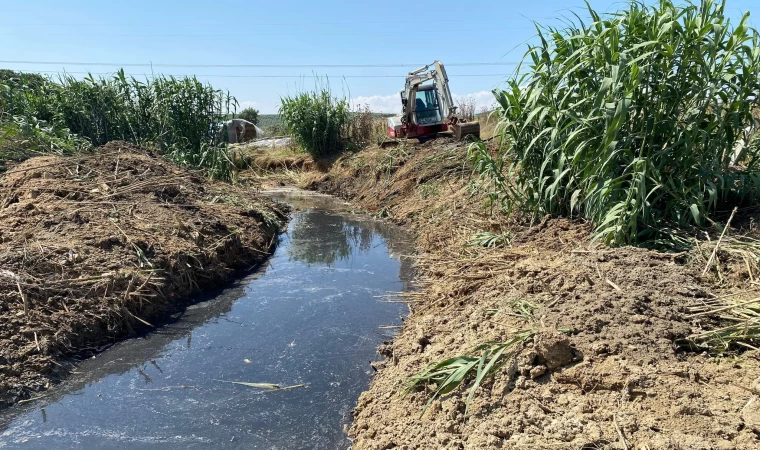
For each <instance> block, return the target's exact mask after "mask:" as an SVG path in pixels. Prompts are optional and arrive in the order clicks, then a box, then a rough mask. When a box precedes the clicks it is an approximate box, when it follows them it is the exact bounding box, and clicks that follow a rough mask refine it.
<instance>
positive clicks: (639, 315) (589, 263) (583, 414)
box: [308, 142, 760, 450]
mask: <svg viewBox="0 0 760 450" xmlns="http://www.w3.org/2000/svg"><path fill="white" fill-rule="evenodd" d="M465 154H466V148H465V147H464V146H462V145H457V144H453V143H443V144H441V143H437V142H431V143H427V144H423V145H414V146H404V147H403V148H400V149H391V150H381V149H375V150H369V151H365V152H361V153H357V154H355V155H352V156H348V157H344V158H342V159H341V160H339V161H337V162H336V163H335V164H334V165H333V167H332V169H331V170H330V171H329V172H327V173H322V174H313V175H311V178H310V179H309V180H308V184H309V187H311V188H312V189H318V190H321V191H324V192H328V193H332V194H336V195H339V196H341V197H344V198H346V199H350V200H353V201H356V202H357V203H359V204H360V205H362V206H363V207H365V208H366V209H368V210H370V211H373V212H375V213H378V215H380V216H385V217H387V218H388V219H389V220H393V221H395V222H397V223H401V224H404V225H406V226H407V228H409V229H410V230H412V231H414V232H415V233H416V235H417V250H418V252H419V254H418V255H417V266H418V271H419V272H420V274H421V276H420V283H421V285H422V286H423V288H422V290H421V291H420V292H419V293H417V294H415V295H412V296H411V297H409V298H412V299H414V300H416V302H415V304H414V311H413V313H412V315H411V316H410V317H409V319H408V320H407V322H406V323H405V326H404V328H403V329H402V331H401V333H400V334H399V335H398V336H397V337H396V338H395V339H394V340H393V341H391V342H387V343H386V344H385V345H383V346H382V347H381V348H380V349H379V352H380V354H382V355H383V356H385V357H386V359H385V361H384V362H383V363H381V364H378V365H377V366H378V368H379V372H378V373H377V375H376V376H375V378H374V380H373V382H372V386H371V388H370V390H369V391H367V392H365V393H364V394H362V396H361V398H360V399H359V402H358V405H357V407H356V410H355V420H354V423H353V426H352V428H351V430H350V434H351V436H352V437H353V439H354V447H353V448H354V449H357V450H359V449H439V448H440V449H482V448H504V449H512V448H541V449H544V448H552V449H596V448H609V449H652V450H654V449H734V448H738V449H756V448H760V398H759V396H758V394H760V352H757V351H748V352H745V353H743V354H741V355H739V356H736V357H724V358H714V357H710V356H708V355H707V354H705V353H700V352H698V351H688V350H684V349H683V348H682V347H679V346H678V345H676V343H677V342H679V341H680V340H682V339H684V338H686V337H688V336H689V335H691V334H692V333H694V332H696V331H700V330H702V329H703V328H704V327H707V326H709V325H710V324H709V323H706V322H703V321H709V320H710V319H709V318H689V313H688V307H689V306H691V305H694V304H695V303H698V302H699V301H700V299H703V298H707V297H708V296H712V295H721V294H725V293H726V292H728V287H726V286H723V287H722V288H719V287H718V285H716V283H715V280H713V279H706V278H702V277H700V272H701V268H702V267H697V265H695V264H691V263H690V262H689V260H688V258H686V257H684V255H672V254H664V253H659V252H656V251H652V250H645V249H640V248H632V247H629V248H614V249H611V248H606V247H603V246H600V245H594V244H592V241H591V233H590V229H589V227H588V226H587V225H586V224H584V223H582V222H579V221H570V220H566V219H552V218H548V217H547V218H545V219H544V220H543V221H541V222H540V223H539V224H536V225H533V226H530V227H527V226H520V225H519V224H517V223H511V222H507V221H505V219H503V218H502V216H500V215H490V214H487V212H486V211H485V210H484V209H483V207H482V205H483V200H484V199H483V198H482V197H481V196H480V195H476V194H473V193H472V191H471V190H470V189H469V188H468V187H467V184H468V174H469V169H468V168H467V165H466V163H465V162H464V161H466V158H465ZM479 231H492V232H503V231H507V232H510V233H511V237H512V239H511V245H510V246H506V247H501V248H482V247H472V246H468V245H467V244H468V240H469V239H470V237H471V236H472V235H473V234H474V233H476V232H479ZM734 278H735V279H736V280H740V281H742V282H744V281H743V280H746V278H747V277H746V274H745V275H744V276H736V277H734ZM739 287H741V288H746V287H747V286H739ZM520 304H521V305H523V306H524V305H530V306H529V309H530V308H534V309H533V311H532V314H524V313H521V312H520V311H521V310H520V309H519V308H517V307H516V306H515V305H520ZM529 328H530V329H533V330H536V334H535V336H534V337H533V339H531V340H529V341H528V342H527V343H526V344H525V345H524V348H522V349H521V351H520V353H519V355H518V356H517V357H516V358H515V359H514V360H513V361H511V363H510V364H508V365H507V366H506V368H504V369H502V370H501V371H499V373H498V374H497V375H496V376H495V377H494V378H493V379H491V380H489V381H486V382H484V383H483V385H482V387H481V388H480V390H479V391H478V392H477V394H476V396H475V398H474V400H473V402H472V404H471V405H470V408H469V413H468V414H469V415H468V417H465V415H464V412H465V400H466V397H467V388H469V385H468V387H467V388H465V389H463V388H461V387H460V388H459V389H457V390H455V391H454V392H453V393H451V394H449V395H446V396H443V397H442V398H441V399H440V400H436V401H435V402H433V403H432V405H431V406H430V408H429V409H427V411H426V412H425V413H424V415H423V414H422V412H423V410H424V406H425V404H426V402H427V401H428V399H429V398H430V392H414V393H412V394H410V395H408V396H406V397H402V396H401V393H402V392H403V390H404V388H405V386H406V385H405V382H406V380H407V378H408V377H410V376H412V375H415V374H417V373H419V372H420V371H421V370H422V369H424V368H425V367H426V366H427V365H428V364H429V363H431V362H437V361H441V360H443V359H445V358H448V357H451V356H454V355H458V354H463V353H466V352H468V351H469V350H470V349H472V348H473V347H474V346H476V345H478V344H481V343H483V342H487V341H505V340H507V339H509V338H510V337H512V336H513V335H514V333H515V332H516V331H517V330H524V329H529ZM557 330H565V331H566V332H567V333H563V334H560V333H559V332H558V331H557Z"/></svg>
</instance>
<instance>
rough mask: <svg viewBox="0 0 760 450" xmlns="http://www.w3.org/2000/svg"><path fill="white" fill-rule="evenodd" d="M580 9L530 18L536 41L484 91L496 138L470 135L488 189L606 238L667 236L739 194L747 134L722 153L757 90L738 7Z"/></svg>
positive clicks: (750, 33)
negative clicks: (562, 16)
mask: <svg viewBox="0 0 760 450" xmlns="http://www.w3.org/2000/svg"><path fill="white" fill-rule="evenodd" d="M588 13H589V15H590V17H591V21H590V22H588V23H586V22H584V21H582V20H581V19H580V18H577V20H576V21H575V22H571V23H570V24H568V25H567V26H566V27H564V28H553V27H542V26H538V25H537V30H538V39H539V40H540V43H539V44H538V45H536V46H533V47H531V48H529V50H528V52H527V53H526V55H525V59H524V60H523V66H522V67H521V68H520V69H519V70H518V72H517V73H518V75H516V76H515V77H514V78H513V79H511V80H510V81H509V82H508V85H507V87H506V89H497V90H495V91H494V95H495V96H496V99H497V101H498V103H499V110H498V114H499V115H500V125H499V131H500V132H501V131H503V135H502V142H501V145H500V147H499V149H498V151H497V152H496V154H495V155H494V154H491V153H489V151H488V150H487V149H486V147H485V145H484V144H480V145H476V146H473V147H472V148H471V157H472V158H473V162H474V163H475V166H476V170H477V171H478V172H479V174H480V175H481V180H482V181H483V182H484V183H485V184H486V185H487V186H488V189H489V191H490V198H491V201H492V202H493V203H494V204H496V205H498V206H500V207H501V208H503V209H504V210H505V211H506V212H508V213H511V212H514V211H517V210H520V211H527V212H528V213H530V214H535V215H543V214H547V213H549V214H556V215H564V216H575V217H582V218H585V219H588V220H590V221H591V223H592V224H593V225H594V227H595V229H596V233H597V235H598V237H599V238H600V239H603V240H604V241H605V242H607V243H610V244H617V245H623V244H630V243H641V242H644V241H646V242H652V241H655V242H657V241H658V240H659V239H663V240H665V241H667V239H668V237H667V234H666V233H665V234H664V233H661V232H660V230H661V229H663V228H667V227H670V228H672V227H676V228H682V227H688V226H701V225H704V224H705V223H706V222H707V221H708V219H709V218H710V216H711V215H713V214H714V213H715V212H716V211H718V210H720V209H722V208H723V207H724V206H725V205H726V204H736V203H741V202H746V203H751V202H753V201H754V200H755V198H756V195H757V188H758V184H760V172H759V171H758V168H757V163H758V156H759V155H758V147H757V145H749V146H747V147H745V148H744V150H743V151H742V152H741V153H738V154H737V153H735V152H734V146H735V144H736V142H737V140H738V139H739V138H740V137H741V135H742V133H743V132H744V130H745V128H747V127H748V126H751V125H753V123H754V122H753V117H752V110H753V107H756V104H757V96H758V94H760V39H759V37H758V33H757V31H756V30H755V29H753V28H750V27H749V26H748V25H747V23H748V20H749V14H745V15H744V16H743V17H742V18H741V20H740V21H739V22H738V23H737V24H736V25H732V24H731V23H730V21H729V19H728V17H727V16H726V5H725V1H723V2H716V1H714V0H702V1H701V2H699V3H686V4H685V5H683V6H681V5H676V4H675V3H674V2H672V1H670V0H659V1H658V2H657V3H656V4H655V5H654V6H647V5H645V4H644V3H641V2H635V1H633V2H630V3H629V4H628V6H627V9H625V10H623V11H620V12H618V13H615V14H612V15H609V16H604V17H603V16H600V15H599V14H598V13H597V12H595V11H594V10H592V9H591V8H590V7H589V10H588Z"/></svg>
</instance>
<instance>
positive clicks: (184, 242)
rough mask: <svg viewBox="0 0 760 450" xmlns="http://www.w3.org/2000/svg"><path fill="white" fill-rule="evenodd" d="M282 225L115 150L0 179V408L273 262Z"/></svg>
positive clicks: (39, 162) (269, 213)
mask: <svg viewBox="0 0 760 450" xmlns="http://www.w3.org/2000/svg"><path fill="white" fill-rule="evenodd" d="M285 219H286V216H285V214H284V213H283V211H280V210H278V209H277V206H276V205H274V204H273V203H271V202H269V201H264V200H261V199H260V198H258V197H256V196H255V195H253V194H252V193H251V191H250V190H243V189H238V188H235V187H233V186H230V185H226V184H217V183H213V182H209V181H208V180H206V179H205V178H203V177H202V176H201V175H200V174H196V173H192V172H188V171H186V170H184V169H181V168H179V167H177V166H176V165H174V164H172V163H171V162H169V161H167V160H165V159H163V158H161V157H159V156H156V155H154V154H152V153H150V152H149V151H146V150H143V149H140V148H135V147H133V146H130V145H129V144H126V143H120V142H112V143H109V144H108V145H106V146H104V147H102V148H100V149H99V150H98V151H97V152H96V153H95V154H92V155H84V156H81V157H69V158H60V157H55V156H47V157H37V158H33V159H30V160H28V161H26V162H24V163H21V164H19V165H17V166H15V167H11V168H10V170H9V171H8V172H7V173H6V174H5V175H3V176H2V178H0V407H4V406H8V405H10V404H13V403H15V402H17V401H19V400H22V399H28V398H33V397H37V396H40V395H44V393H43V392H41V391H44V390H45V389H47V388H48V387H50V386H51V384H53V383H55V382H56V381H57V380H59V379H60V378H61V377H62V376H64V375H65V374H66V373H67V372H68V371H69V370H70V369H71V367H72V366H71V359H70V357H71V356H83V355H88V354H92V353H94V352H97V351H99V350H101V349H103V348H105V347H107V346H108V345H110V344H112V343H114V342H115V341H116V340H117V339H119V338H123V337H125V336H128V335H130V334H133V333H136V332H139V331H141V330H146V329H150V328H152V327H153V326H154V325H156V324H157V323H159V322H161V321H162V320H165V319H166V318H167V316H168V314H170V313H172V312H176V311H177V310H178V308H181V307H182V306H183V305H186V304H187V303H188V302H190V301H192V298H193V296H194V294H197V293H198V292H200V291H201V290H204V289H208V288H213V287H219V286H221V285H223V283H225V282H226V281H228V280H229V278H230V277H231V276H233V274H234V273H235V272H236V271H239V270H245V269H250V268H251V267H252V266H255V265H256V264H257V263H259V262H261V261H262V260H263V259H264V258H266V256H267V255H268V253H269V251H270V249H271V247H272V246H273V244H274V242H275V239H276V235H277V233H278V231H279V229H280V227H281V225H282V223H283V222H284V220H285Z"/></svg>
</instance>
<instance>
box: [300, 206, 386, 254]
mask: <svg viewBox="0 0 760 450" xmlns="http://www.w3.org/2000/svg"><path fill="white" fill-rule="evenodd" d="M373 228H374V227H367V226H361V225H360V224H358V223H356V222H354V223H351V222H349V221H348V220H346V219H345V218H344V217H341V216H339V215H335V214H331V213H328V212H324V211H318V210H315V211H312V212H311V213H310V214H296V216H295V217H294V218H293V229H292V231H291V233H290V241H291V242H290V246H289V247H288V253H289V254H290V257H291V258H292V260H294V261H303V262H305V263H308V264H325V265H328V266H332V265H333V264H334V263H335V262H336V261H343V260H346V259H349V258H350V257H351V256H352V254H353V253H354V252H359V253H367V252H369V250H370V249H371V248H372V245H373V244H372V243H373V241H374V240H375V237H376V234H375V231H374V229H373Z"/></svg>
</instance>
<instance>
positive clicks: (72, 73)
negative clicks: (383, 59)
mask: <svg viewBox="0 0 760 450" xmlns="http://www.w3.org/2000/svg"><path fill="white" fill-rule="evenodd" d="M31 72H34V73H47V74H62V75H67V74H68V75H113V74H115V73H116V72H68V71H54V70H47V71H46V70H32V71H31ZM127 75H128V76H131V77H136V76H145V77H149V78H155V77H157V76H161V75H163V76H172V77H198V78H202V77H209V78H211V77H213V78H406V75H221V74H157V75H156V74H150V73H133V74H127ZM509 75H511V74H507V73H478V74H451V75H449V76H451V77H506V76H509Z"/></svg>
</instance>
